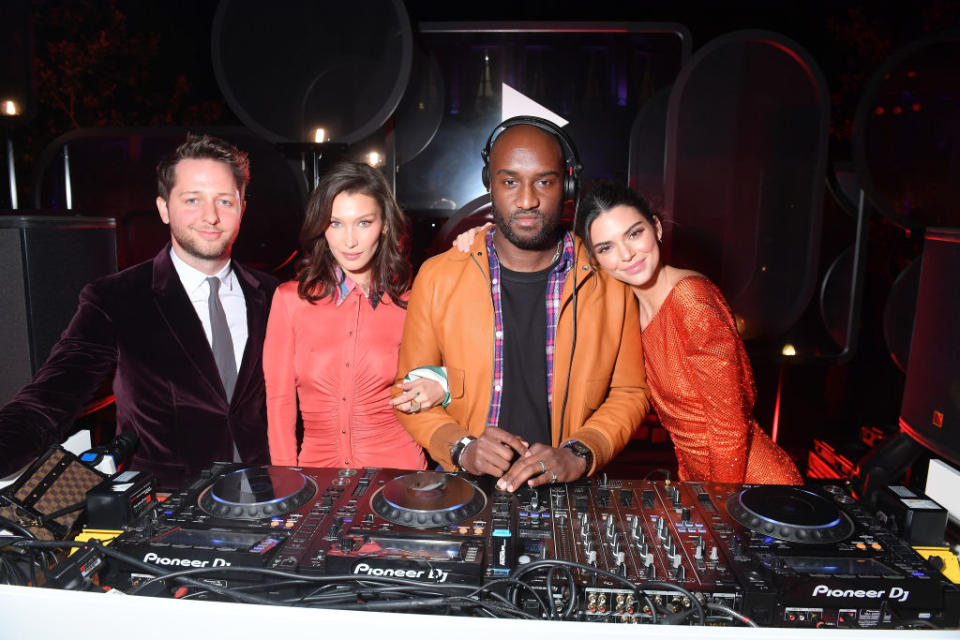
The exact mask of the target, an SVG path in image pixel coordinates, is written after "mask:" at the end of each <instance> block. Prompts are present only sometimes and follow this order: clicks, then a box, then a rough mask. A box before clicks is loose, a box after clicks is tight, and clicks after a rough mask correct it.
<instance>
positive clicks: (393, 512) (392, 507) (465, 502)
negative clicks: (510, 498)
mask: <svg viewBox="0 0 960 640" xmlns="http://www.w3.org/2000/svg"><path fill="white" fill-rule="evenodd" d="M486 505H487V496H486V495H484V493H483V491H481V490H480V489H479V488H478V487H477V486H476V485H474V484H473V483H472V482H469V481H467V480H464V479H463V478H461V477H460V476H456V475H452V474H446V473H440V472H437V471H418V472H416V473H411V474H409V475H405V476H400V477H398V478H394V479H393V480H391V481H390V482H388V483H386V484H385V485H383V486H382V487H380V488H379V489H377V491H376V493H374V494H373V497H372V498H371V500H370V506H371V507H372V508H373V511H374V513H376V514H377V515H379V516H380V517H381V518H383V519H384V520H389V521H390V522H393V523H394V524H399V525H403V526H406V527H414V528H416V529H432V528H436V527H444V526H447V525H451V524H457V523H459V522H463V521H464V520H467V519H469V518H472V517H473V516H475V515H477V514H478V513H480V512H481V511H483V508H484V507H485V506H486Z"/></svg>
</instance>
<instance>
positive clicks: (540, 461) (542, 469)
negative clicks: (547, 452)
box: [537, 460, 547, 473]
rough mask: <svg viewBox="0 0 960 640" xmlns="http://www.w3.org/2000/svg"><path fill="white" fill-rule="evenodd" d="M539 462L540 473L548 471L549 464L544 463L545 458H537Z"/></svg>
mask: <svg viewBox="0 0 960 640" xmlns="http://www.w3.org/2000/svg"><path fill="white" fill-rule="evenodd" d="M537 462H539V463H540V473H546V472H547V465H545V464H543V460H537Z"/></svg>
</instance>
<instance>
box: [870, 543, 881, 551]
mask: <svg viewBox="0 0 960 640" xmlns="http://www.w3.org/2000/svg"><path fill="white" fill-rule="evenodd" d="M870 548H871V549H875V550H877V551H880V550H881V549H883V547H882V546H880V543H879V542H874V543H873V544H871V545H870Z"/></svg>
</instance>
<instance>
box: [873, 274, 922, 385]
mask: <svg viewBox="0 0 960 640" xmlns="http://www.w3.org/2000/svg"><path fill="white" fill-rule="evenodd" d="M921 264H922V259H921V258H919V257H918V258H914V259H913V261H911V262H910V264H909V265H907V268H906V269H904V270H903V271H902V272H901V273H900V275H898V276H897V279H896V280H894V281H893V286H892V287H890V293H889V295H888V296H887V304H886V305H884V307H883V338H884V340H885V341H886V343H887V349H889V350H890V357H891V358H893V362H894V364H896V365H897V366H898V367H900V370H901V371H903V372H904V373H906V372H907V363H908V362H909V361H910V340H911V339H912V338H913V316H914V314H915V313H916V311H917V292H918V291H920V265H921Z"/></svg>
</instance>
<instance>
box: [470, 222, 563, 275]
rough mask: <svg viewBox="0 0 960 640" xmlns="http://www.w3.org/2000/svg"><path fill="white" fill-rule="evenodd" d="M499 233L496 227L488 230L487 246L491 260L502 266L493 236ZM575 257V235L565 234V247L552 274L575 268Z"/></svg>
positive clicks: (554, 264) (561, 250) (555, 263)
mask: <svg viewBox="0 0 960 640" xmlns="http://www.w3.org/2000/svg"><path fill="white" fill-rule="evenodd" d="M496 231H497V227H496V226H491V227H490V228H489V229H487V232H486V246H487V255H488V256H489V257H490V260H492V261H496V263H497V265H499V264H500V257H499V256H498V255H497V252H496V250H495V249H494V247H493V234H494V233H495V232H496ZM573 256H574V246H573V234H571V233H570V232H569V231H567V232H565V233H564V234H563V247H562V248H561V249H560V258H559V259H558V260H557V261H556V262H554V263H553V269H551V273H557V272H559V273H566V272H567V271H569V270H570V268H571V267H572V266H573Z"/></svg>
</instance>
